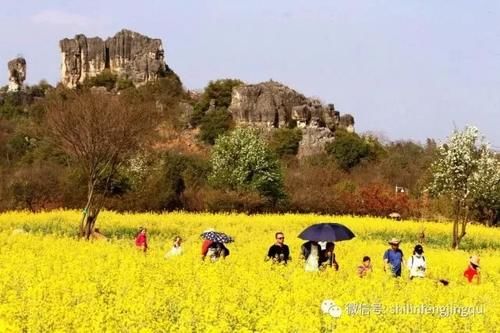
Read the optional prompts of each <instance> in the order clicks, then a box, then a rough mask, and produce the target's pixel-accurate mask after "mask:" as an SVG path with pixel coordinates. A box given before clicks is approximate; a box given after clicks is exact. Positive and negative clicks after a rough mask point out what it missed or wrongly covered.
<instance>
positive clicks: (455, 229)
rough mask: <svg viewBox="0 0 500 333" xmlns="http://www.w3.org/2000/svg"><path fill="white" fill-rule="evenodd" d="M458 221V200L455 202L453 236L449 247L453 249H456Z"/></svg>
mask: <svg viewBox="0 0 500 333" xmlns="http://www.w3.org/2000/svg"><path fill="white" fill-rule="evenodd" d="M459 221H460V202H459V201H457V202H455V220H454V221H453V236H452V243H451V247H452V248H454V249H455V250H456V249H458V243H459V241H458V223H459Z"/></svg>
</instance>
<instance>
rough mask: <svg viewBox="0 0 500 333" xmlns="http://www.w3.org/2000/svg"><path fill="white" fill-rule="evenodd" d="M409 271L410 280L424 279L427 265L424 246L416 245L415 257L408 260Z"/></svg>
mask: <svg viewBox="0 0 500 333" xmlns="http://www.w3.org/2000/svg"><path fill="white" fill-rule="evenodd" d="M407 265H408V269H409V270H410V279H413V278H424V277H425V271H426V269H427V264H426V263H425V257H424V248H423V247H422V245H420V244H417V245H415V249H414V250H413V255H412V256H411V258H410V259H409V260H408V263H407Z"/></svg>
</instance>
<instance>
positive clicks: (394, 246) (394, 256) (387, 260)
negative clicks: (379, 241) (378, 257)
mask: <svg viewBox="0 0 500 333" xmlns="http://www.w3.org/2000/svg"><path fill="white" fill-rule="evenodd" d="M388 243H389V245H391V248H390V249H387V250H386V251H385V253H384V272H386V271H387V266H389V268H390V270H391V272H392V274H393V275H394V276H395V277H400V276H401V266H402V265H403V264H404V256H403V251H401V249H400V248H399V243H401V241H400V240H399V239H396V238H392V239H391V240H390V241H389V242H388Z"/></svg>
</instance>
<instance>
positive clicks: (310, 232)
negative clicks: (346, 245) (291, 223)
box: [299, 223, 356, 242]
mask: <svg viewBox="0 0 500 333" xmlns="http://www.w3.org/2000/svg"><path fill="white" fill-rule="evenodd" d="M354 237H356V236H355V235H354V233H353V232H352V231H351V230H350V229H349V228H347V227H346V226H345V225H343V224H340V223H317V224H313V225H311V226H309V227H307V228H306V229H304V231H302V232H301V233H300V235H299V238H301V239H305V240H309V241H315V242H338V241H343V240H348V239H352V238H354Z"/></svg>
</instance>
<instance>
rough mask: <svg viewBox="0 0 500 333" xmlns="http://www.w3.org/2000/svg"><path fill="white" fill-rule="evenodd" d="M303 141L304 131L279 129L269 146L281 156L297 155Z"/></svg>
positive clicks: (275, 131) (274, 132)
mask: <svg viewBox="0 0 500 333" xmlns="http://www.w3.org/2000/svg"><path fill="white" fill-rule="evenodd" d="M301 140H302V131H301V130H300V129H298V128H278V129H276V130H274V131H273V132H272V134H271V138H270V140H269V146H270V147H271V149H272V150H273V151H274V152H275V153H276V154H277V155H278V156H279V157H283V156H286V155H290V156H293V155H297V153H298V151H299V144H300V141H301Z"/></svg>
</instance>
